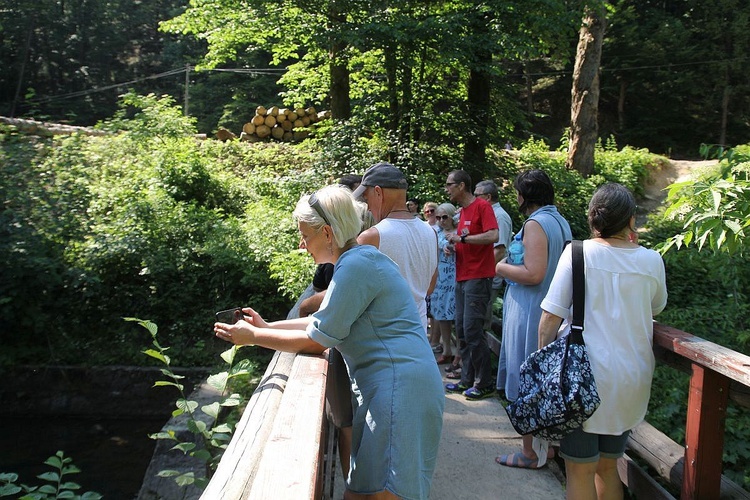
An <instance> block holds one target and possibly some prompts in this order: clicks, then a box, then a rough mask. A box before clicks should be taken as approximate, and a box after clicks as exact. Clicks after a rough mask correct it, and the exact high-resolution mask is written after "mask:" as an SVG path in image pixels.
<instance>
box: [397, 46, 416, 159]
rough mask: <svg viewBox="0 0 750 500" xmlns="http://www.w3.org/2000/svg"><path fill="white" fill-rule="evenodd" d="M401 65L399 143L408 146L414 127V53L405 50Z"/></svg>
mask: <svg viewBox="0 0 750 500" xmlns="http://www.w3.org/2000/svg"><path fill="white" fill-rule="evenodd" d="M401 52H402V57H403V59H402V61H403V62H402V63H401V74H402V76H401V104H400V105H399V110H398V111H399V112H398V115H399V117H398V118H399V127H398V128H399V143H400V144H402V145H406V144H407V143H409V142H411V137H412V135H411V125H412V109H413V108H412V104H413V102H412V100H413V94H412V82H413V80H414V70H412V64H411V63H412V60H411V59H412V57H411V54H412V51H411V50H409V49H406V48H404V49H403V50H402V51H401Z"/></svg>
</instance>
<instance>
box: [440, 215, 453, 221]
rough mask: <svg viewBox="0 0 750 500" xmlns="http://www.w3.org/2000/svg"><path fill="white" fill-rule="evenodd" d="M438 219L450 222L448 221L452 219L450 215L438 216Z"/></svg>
mask: <svg viewBox="0 0 750 500" xmlns="http://www.w3.org/2000/svg"><path fill="white" fill-rule="evenodd" d="M437 218H438V219H439V220H448V219H450V218H451V217H450V215H438V216H437Z"/></svg>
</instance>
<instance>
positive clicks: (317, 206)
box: [307, 193, 331, 226]
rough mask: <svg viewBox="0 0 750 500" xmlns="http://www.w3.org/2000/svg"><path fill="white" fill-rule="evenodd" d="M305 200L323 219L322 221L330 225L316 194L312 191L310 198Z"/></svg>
mask: <svg viewBox="0 0 750 500" xmlns="http://www.w3.org/2000/svg"><path fill="white" fill-rule="evenodd" d="M307 202H308V203H309V204H310V206H311V207H313V209H314V210H315V211H316V212H317V213H318V215H320V218H321V219H323V222H325V223H326V224H328V225H329V226H330V225H331V223H330V222H328V217H326V214H325V212H324V211H323V207H322V206H321V204H320V200H319V199H318V194H317V193H313V194H311V195H310V198H309V199H308V200H307Z"/></svg>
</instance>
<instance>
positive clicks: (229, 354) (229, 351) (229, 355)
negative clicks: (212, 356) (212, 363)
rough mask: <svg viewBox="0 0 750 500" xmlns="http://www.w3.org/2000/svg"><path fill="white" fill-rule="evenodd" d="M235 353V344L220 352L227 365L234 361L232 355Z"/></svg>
mask: <svg viewBox="0 0 750 500" xmlns="http://www.w3.org/2000/svg"><path fill="white" fill-rule="evenodd" d="M236 355H237V349H236V346H232V347H230V348H229V349H227V350H226V351H224V352H222V353H221V359H223V360H224V362H226V363H227V364H228V365H231V364H232V363H233V362H234V357H235V356H236Z"/></svg>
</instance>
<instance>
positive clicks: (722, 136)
mask: <svg viewBox="0 0 750 500" xmlns="http://www.w3.org/2000/svg"><path fill="white" fill-rule="evenodd" d="M731 94H732V87H730V86H729V68H728V67H725V68H724V94H723V95H722V96H721V130H720V133H719V145H721V146H726V144H727V118H728V116H729V97H730V95H731Z"/></svg>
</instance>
